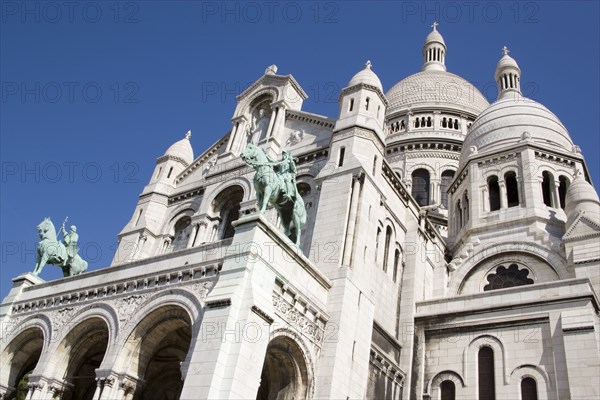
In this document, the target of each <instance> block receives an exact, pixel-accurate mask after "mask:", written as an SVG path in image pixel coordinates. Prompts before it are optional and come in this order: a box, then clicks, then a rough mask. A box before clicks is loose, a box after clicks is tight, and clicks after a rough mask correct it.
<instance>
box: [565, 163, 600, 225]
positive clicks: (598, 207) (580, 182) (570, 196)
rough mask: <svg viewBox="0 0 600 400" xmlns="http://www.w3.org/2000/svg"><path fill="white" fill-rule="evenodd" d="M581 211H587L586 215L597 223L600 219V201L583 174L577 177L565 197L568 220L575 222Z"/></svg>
mask: <svg viewBox="0 0 600 400" xmlns="http://www.w3.org/2000/svg"><path fill="white" fill-rule="evenodd" d="M580 211H585V212H586V215H588V216H589V217H591V218H592V219H594V220H595V221H596V222H598V221H599V219H600V200H599V199H598V193H596V191H595V190H594V187H593V186H592V185H591V184H590V183H589V182H588V181H586V180H585V178H584V177H583V176H582V174H581V173H578V174H577V175H576V176H575V179H574V180H573V182H572V183H571V184H570V185H569V188H568V189H567V194H566V196H565V212H566V213H567V219H568V221H570V222H573V220H574V219H575V217H577V214H579V212H580Z"/></svg>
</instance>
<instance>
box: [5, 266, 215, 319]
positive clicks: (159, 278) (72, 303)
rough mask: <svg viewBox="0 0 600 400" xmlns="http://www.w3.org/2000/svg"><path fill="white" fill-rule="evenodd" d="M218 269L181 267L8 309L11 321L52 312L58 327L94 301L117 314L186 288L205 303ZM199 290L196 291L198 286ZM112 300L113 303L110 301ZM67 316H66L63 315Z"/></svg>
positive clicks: (24, 303)
mask: <svg viewBox="0 0 600 400" xmlns="http://www.w3.org/2000/svg"><path fill="white" fill-rule="evenodd" d="M219 270H220V265H218V264H211V265H207V266H196V267H190V266H185V267H183V268H180V269H179V270H171V271H169V272H163V273H160V274H156V275H152V276H147V277H139V278H134V279H128V280H124V281H121V282H117V283H114V284H110V285H103V286H96V287H93V288H89V289H85V290H79V291H76V292H71V293H65V294H61V295H56V296H52V297H48V298H44V299H39V300H34V301H29V302H23V303H17V304H15V305H13V307H12V314H11V318H15V317H17V316H20V315H23V314H28V313H32V312H40V311H42V312H43V311H46V310H48V311H52V312H53V314H52V315H51V317H50V319H51V321H52V322H53V325H54V323H58V324H59V325H60V322H61V321H62V320H63V319H65V318H66V319H68V318H69V317H70V316H71V315H72V314H73V313H74V312H75V310H74V307H79V306H80V305H82V304H90V303H92V302H93V301H97V300H107V301H109V300H110V302H111V303H115V302H117V303H120V304H118V305H117V306H116V309H117V312H118V310H119V308H121V309H122V310H123V311H122V312H127V311H126V310H130V309H131V307H134V306H135V305H137V306H139V305H140V304H141V302H143V300H144V299H146V298H147V297H148V296H149V295H150V294H151V293H152V292H150V291H151V290H154V289H155V288H158V287H164V286H172V287H183V288H186V287H189V286H190V284H192V283H194V285H193V286H192V291H193V293H194V294H195V295H196V296H197V297H200V299H201V300H204V299H205V293H207V292H205V290H208V289H210V287H212V281H208V282H211V285H209V286H205V283H206V282H207V279H208V278H210V277H212V276H216V275H218V273H219ZM199 285H200V286H202V288H203V289H202V290H200V286H199ZM113 299H114V301H113ZM67 314H68V315H67Z"/></svg>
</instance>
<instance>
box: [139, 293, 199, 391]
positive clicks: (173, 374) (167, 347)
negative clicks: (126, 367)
mask: <svg viewBox="0 0 600 400" xmlns="http://www.w3.org/2000/svg"><path fill="white" fill-rule="evenodd" d="M191 338H192V324H191V321H190V317H189V315H188V314H187V312H186V311H185V310H183V309H182V308H181V307H178V306H171V305H169V306H164V307H160V308H158V309H156V310H154V311H152V312H151V313H150V314H148V315H147V316H145V317H144V319H143V320H142V322H140V324H139V325H138V326H137V327H136V328H135V330H134V332H133V334H132V336H131V337H130V338H129V340H128V342H129V343H132V344H133V345H134V346H136V348H135V349H133V358H132V359H130V366H131V367H130V373H131V374H132V375H134V376H135V375H137V377H138V379H139V382H141V384H140V383H138V386H137V388H136V391H135V395H134V400H177V399H179V396H180V395H181V390H182V389H183V383H184V382H183V377H182V374H181V365H182V363H183V362H184V361H185V359H186V356H187V353H188V350H189V347H190V342H191Z"/></svg>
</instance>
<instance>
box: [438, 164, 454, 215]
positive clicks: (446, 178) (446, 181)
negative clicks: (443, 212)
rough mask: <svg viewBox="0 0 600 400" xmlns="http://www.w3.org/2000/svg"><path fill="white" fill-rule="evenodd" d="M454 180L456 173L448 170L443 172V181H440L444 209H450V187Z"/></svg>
mask: <svg viewBox="0 0 600 400" xmlns="http://www.w3.org/2000/svg"><path fill="white" fill-rule="evenodd" d="M453 178H454V171H451V170H449V169H447V170H445V171H444V172H442V179H441V180H440V199H442V206H443V207H444V208H448V187H449V186H450V182H452V179H453Z"/></svg>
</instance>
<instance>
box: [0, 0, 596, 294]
mask: <svg viewBox="0 0 600 400" xmlns="http://www.w3.org/2000/svg"><path fill="white" fill-rule="evenodd" d="M0 5H1V9H0V12H1V21H0V23H1V29H0V33H1V39H0V46H1V48H0V50H1V61H0V67H1V77H0V78H1V79H0V80H1V83H2V99H1V103H0V106H1V115H0V129H1V164H2V176H1V179H2V181H1V184H2V186H1V188H2V190H1V197H0V200H1V232H0V233H1V237H0V242H1V245H2V249H1V264H0V297H2V298H3V297H4V296H5V295H6V294H7V293H8V290H9V289H10V286H11V278H12V277H14V276H16V275H18V274H20V273H22V272H25V271H31V270H33V267H34V263H35V254H34V251H35V246H36V243H37V234H36V229H35V227H36V225H37V224H38V223H39V222H40V221H41V220H42V219H43V218H44V217H47V216H49V217H51V218H52V219H53V221H54V222H55V223H56V225H60V223H61V222H62V220H63V219H64V218H65V216H69V223H74V224H76V225H77V226H78V230H79V233H80V246H81V248H82V255H83V256H84V258H87V259H88V260H89V261H90V269H91V270H94V269H98V268H104V267H107V266H108V265H109V264H110V261H111V259H112V256H113V253H114V248H115V245H116V240H117V234H118V233H119V231H120V230H121V228H122V227H123V226H124V225H125V224H126V223H127V221H128V220H129V218H130V217H131V213H132V212H133V209H134V206H135V204H136V201H137V197H138V195H139V193H140V192H141V190H142V188H143V187H144V185H145V183H146V181H147V180H148V178H149V176H150V174H151V173H152V170H153V168H154V165H155V160H156V158H157V157H159V156H160V155H162V153H163V152H164V151H165V149H166V148H167V147H168V146H169V145H170V144H171V143H173V142H174V141H176V140H179V139H180V138H182V137H183V135H184V133H185V132H186V131H187V130H188V129H191V130H192V132H193V137H192V145H193V147H194V150H195V154H196V155H198V154H200V153H201V152H202V150H203V149H205V148H206V147H207V146H208V145H210V144H211V143H213V142H214V141H215V140H217V139H218V138H219V137H221V136H222V135H224V134H225V133H226V132H227V131H228V130H229V128H230V126H231V123H230V118H231V116H232V114H233V111H234V107H235V95H236V94H237V93H239V92H240V91H241V90H243V88H245V87H246V86H247V85H248V84H249V83H252V82H253V81H254V80H256V79H258V78H259V77H260V76H261V75H262V73H263V72H264V70H265V68H266V67H267V66H268V65H270V64H277V65H278V67H279V72H278V73H280V74H284V75H285V74H293V75H294V77H295V78H296V79H297V80H298V82H299V83H300V85H302V87H303V88H304V89H305V91H306V92H307V93H308V95H309V96H310V97H309V99H308V100H306V101H305V103H304V109H305V110H306V111H309V112H315V113H320V114H325V115H328V116H332V117H335V116H336V115H337V112H338V106H337V97H338V94H339V91H340V89H341V88H343V87H344V86H345V85H346V84H347V82H348V81H349V79H350V78H351V77H352V75H353V74H354V73H356V72H357V71H358V70H360V69H362V67H363V64H364V62H365V60H367V59H370V60H371V61H372V62H373V70H374V71H375V72H376V73H377V74H378V75H379V77H380V78H381V81H382V82H383V85H384V89H385V90H386V91H387V90H388V89H389V88H391V87H392V86H393V85H394V84H395V83H396V82H398V81H399V80H401V79H402V78H404V77H406V76H407V75H409V74H412V73H414V72H417V71H418V70H419V68H420V66H421V46H422V44H423V40H424V39H425V36H426V35H427V34H428V32H429V31H430V29H431V28H430V25H431V23H432V22H433V20H434V19H435V20H437V21H439V23H440V26H439V30H440V32H441V33H442V34H443V35H444V38H445V40H446V44H447V46H448V52H447V66H448V70H449V71H451V72H453V73H456V74H458V75H461V76H463V77H464V78H466V79H467V80H469V81H471V82H472V83H474V84H475V85H476V86H477V87H479V88H482V89H483V91H484V94H486V95H487V97H488V99H489V100H493V97H494V96H495V89H494V86H495V85H494V81H493V77H494V69H495V65H496V63H497V61H498V59H499V58H500V56H501V51H500V49H501V48H502V46H504V45H506V46H508V47H509V48H510V50H511V53H510V54H511V55H512V56H513V57H514V58H515V59H516V60H517V61H518V63H519V65H520V67H521V69H522V81H523V82H522V84H523V87H524V88H525V94H526V95H528V96H529V97H532V98H534V99H535V100H537V101H540V102H541V103H543V104H544V105H546V106H547V107H548V108H549V109H550V110H551V111H553V112H554V113H555V114H557V115H558V117H559V118H560V119H561V120H562V122H563V123H564V125H565V126H566V127H567V129H568V130H569V131H570V133H571V136H572V138H573V140H574V142H575V143H577V144H579V145H580V146H581V147H582V149H583V153H584V156H585V157H586V159H587V163H588V166H589V169H590V170H591V172H592V179H593V181H594V182H595V183H596V184H598V182H600V174H599V161H598V159H599V157H598V154H599V150H600V145H599V116H598V110H600V105H599V74H598V71H599V70H600V68H599V55H598V54H599V50H598V49H599V47H600V44H599V36H600V34H599V25H600V24H599V18H600V17H599V9H598V2H596V1H570V2H566V1H565V2H559V1H551V2H548V1H538V2H513V1H510V2H489V3H472V2H442V1H440V2H432V3H420V2H408V1H406V2H400V1H398V2H392V1H381V2H376V1H375V2H366V1H352V2H337V1H325V2H313V1H306V2H287V3H275V2H235V1H230V2H221V1H216V2H211V1H207V2H192V1H169V2H167V1H131V2H114V1H106V2H105V1H89V2H78V3H77V4H73V5H71V3H68V2H66V3H63V2H44V1H27V2H23V1H5V0H2V1H1V2H0ZM42 276H43V277H44V278H45V279H54V278H56V277H59V276H61V273H60V270H59V269H58V268H56V267H53V266H47V267H46V268H45V270H44V272H43V273H42Z"/></svg>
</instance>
